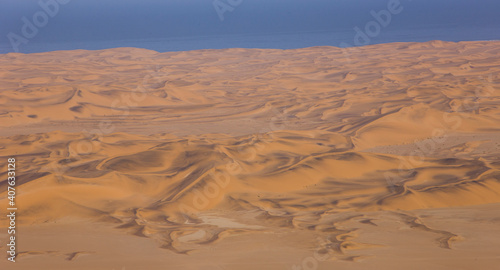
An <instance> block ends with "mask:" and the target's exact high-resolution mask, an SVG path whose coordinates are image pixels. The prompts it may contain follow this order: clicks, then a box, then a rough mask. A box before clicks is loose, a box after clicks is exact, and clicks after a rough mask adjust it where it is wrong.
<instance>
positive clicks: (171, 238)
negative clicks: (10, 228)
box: [0, 41, 500, 270]
mask: <svg viewBox="0 0 500 270" xmlns="http://www.w3.org/2000/svg"><path fill="white" fill-rule="evenodd" d="M0 66H1V67H2V70H1V71H0V72H1V73H0V75H1V76H0V81H1V84H0V87H1V88H0V104H1V107H0V119H1V121H0V126H1V131H0V136H2V137H0V156H1V157H2V161H1V162H2V164H3V165H2V166H3V168H6V165H5V164H6V161H7V158H8V157H16V160H17V161H16V164H17V167H18V169H17V174H18V183H17V187H18V190H19V195H18V198H17V203H18V207H19V212H18V215H19V221H20V229H19V235H20V236H19V244H18V252H19V256H18V258H17V259H18V262H16V264H15V265H13V264H11V263H8V262H7V261H6V260H2V261H0V265H1V266H2V269H4V267H7V268H6V269H127V270H129V269H224V270H228V269H425V268H428V269H496V267H498V265H500V242H499V241H498V239H500V147H499V146H500V95H499V84H500V73H499V71H500V42H497V41H484V42H459V43H451V42H440V41H433V42H427V43H393V44H382V45H373V46H365V47H359V48H351V49H344V50H342V49H339V48H334V47H313V48H305V49H298V50H261V49H226V50H201V51H189V52H171V53H157V52H154V51H149V50H144V49H134V48H119V49H109V50H102V51H84V50H77V51H59V52H50V53H41V54H29V55H24V54H7V55H1V56H0ZM1 177H2V178H1V179H2V181H1V182H0V191H1V193H0V195H1V197H0V206H1V208H0V209H2V211H5V210H4V208H5V207H3V206H6V205H7V193H6V190H7V183H6V181H5V179H6V178H7V173H6V169H3V170H2V173H1ZM2 213H3V212H2ZM0 222H1V225H2V228H5V227H7V226H6V225H7V224H8V222H7V219H6V218H5V215H4V214H2V216H1V217H0ZM0 237H1V239H2V240H4V239H5V240H6V239H7V233H6V229H2V231H0ZM2 243H3V242H2ZM1 251H2V252H5V251H6V246H5V245H3V246H2V247H1Z"/></svg>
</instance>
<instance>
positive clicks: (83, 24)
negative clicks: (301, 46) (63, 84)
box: [0, 0, 500, 43]
mask: <svg viewBox="0 0 500 270" xmlns="http://www.w3.org/2000/svg"><path fill="white" fill-rule="evenodd" d="M39 1H43V2H48V1H57V0H1V2H0V43H8V39H7V34H8V33H11V32H12V33H17V34H21V33H20V32H21V28H22V27H23V21H22V19H21V18H22V17H26V18H28V19H30V20H32V17H33V15H34V14H35V13H36V12H39V11H41V10H43V9H42V8H41V6H40V5H39V4H38V3H39ZM60 1H62V0H60ZM65 1H69V3H67V4H64V5H63V4H59V10H58V12H57V14H56V15H55V16H54V17H49V19H48V23H47V24H46V25H45V26H43V27H41V28H40V32H39V33H38V34H37V35H36V37H34V38H32V39H30V42H32V43H33V42H40V43H44V42H45V43H47V42H52V43H54V42H72V41H79V40H82V41H84V40H89V39H92V40H121V39H145V38H165V37H186V36H213V35H242V34H252V33H282V32H292V33H293V32H311V31H332V30H335V29H346V30H350V29H352V28H353V27H354V26H356V25H363V24H365V23H366V22H367V21H369V20H371V19H373V18H372V17H371V15H370V11H371V10H374V11H378V10H382V9H384V8H386V7H387V3H388V1H391V0H215V1H220V2H222V3H224V4H228V5H229V3H238V2H239V1H240V2H241V3H238V4H237V5H234V6H233V7H231V8H232V11H227V12H225V13H223V18H224V20H220V17H219V16H218V13H217V11H216V9H215V7H214V0H65ZM228 1H233V2H228ZM401 5H403V6H404V8H405V13H404V16H394V18H393V21H392V23H391V25H390V28H391V29H402V30H407V31H411V30H412V29H414V28H418V27H429V28H432V27H435V26H439V25H450V26H453V25H456V26H457V27H467V26H474V27H485V28H488V27H493V28H494V27H497V28H498V29H500V18H499V17H500V16H499V14H500V13H499V10H500V1H498V0H401Z"/></svg>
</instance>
